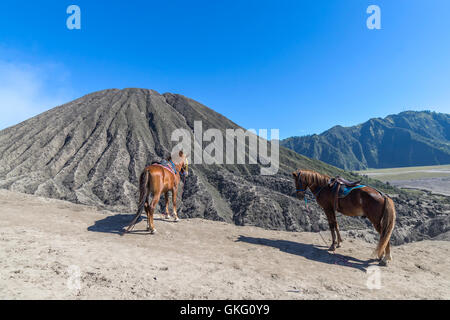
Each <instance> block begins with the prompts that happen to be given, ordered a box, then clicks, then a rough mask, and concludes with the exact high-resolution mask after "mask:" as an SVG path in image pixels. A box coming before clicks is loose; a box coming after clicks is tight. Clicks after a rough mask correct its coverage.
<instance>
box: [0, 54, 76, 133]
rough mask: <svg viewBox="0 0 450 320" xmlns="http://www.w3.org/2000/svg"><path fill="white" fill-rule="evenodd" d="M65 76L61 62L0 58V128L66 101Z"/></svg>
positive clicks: (66, 77)
mask: <svg viewBox="0 0 450 320" xmlns="http://www.w3.org/2000/svg"><path fill="white" fill-rule="evenodd" d="M68 77H69V73H68V72H67V70H66V69H65V68H64V67H63V66H62V65H58V64H49V63H47V64H40V65H30V64H27V63H23V62H18V61H5V60H1V59H0V114H1V116H0V130H1V129H4V128H7V127H10V126H13V125H15V124H17V123H19V122H22V121H24V120H26V119H28V118H30V117H33V116H35V115H37V114H39V113H41V112H43V111H46V110H48V109H51V108H53V107H56V106H58V105H61V104H63V103H66V102H68V101H70V100H71V99H72V97H73V92H72V89H70V85H69V84H68Z"/></svg>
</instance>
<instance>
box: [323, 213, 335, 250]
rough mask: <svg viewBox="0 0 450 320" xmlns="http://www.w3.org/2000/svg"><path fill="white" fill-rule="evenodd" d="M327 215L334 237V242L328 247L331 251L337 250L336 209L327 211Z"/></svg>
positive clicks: (332, 236)
mask: <svg viewBox="0 0 450 320" xmlns="http://www.w3.org/2000/svg"><path fill="white" fill-rule="evenodd" d="M326 215H327V219H328V225H329V226H330V231H331V238H332V241H333V242H332V243H331V246H330V248H329V249H328V250H329V251H336V233H335V231H336V225H337V223H336V214H335V213H334V211H332V210H330V211H327V213H326Z"/></svg>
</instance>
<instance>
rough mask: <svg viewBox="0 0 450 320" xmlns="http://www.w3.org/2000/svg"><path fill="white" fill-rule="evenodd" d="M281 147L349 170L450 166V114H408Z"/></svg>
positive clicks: (284, 142)
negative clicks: (449, 164)
mask: <svg viewBox="0 0 450 320" xmlns="http://www.w3.org/2000/svg"><path fill="white" fill-rule="evenodd" d="M280 144H281V145H282V146H284V147H287V148H289V149H292V150H294V151H296V152H298V153H300V154H303V155H305V156H307V157H311V158H314V159H319V160H322V161H324V162H326V163H329V164H332V165H334V166H337V167H339V168H343V169H346V170H362V169H366V168H392V167H405V166H423V165H439V164H448V163H450V115H449V114H442V113H435V112H427V111H425V112H414V111H407V112H402V113H400V114H398V115H390V116H388V117H386V118H384V119H380V118H376V119H371V120H369V121H367V122H365V123H363V124H360V125H357V126H353V127H347V128H344V127H341V126H336V127H333V128H331V129H330V130H327V131H325V132H324V133H322V134H320V135H311V136H305V137H291V138H288V139H285V140H282V141H281V142H280Z"/></svg>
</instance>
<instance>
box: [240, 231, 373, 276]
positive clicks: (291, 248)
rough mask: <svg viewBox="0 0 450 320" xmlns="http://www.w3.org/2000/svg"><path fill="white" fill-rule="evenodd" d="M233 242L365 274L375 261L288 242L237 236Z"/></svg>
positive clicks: (311, 245)
mask: <svg viewBox="0 0 450 320" xmlns="http://www.w3.org/2000/svg"><path fill="white" fill-rule="evenodd" d="M235 242H246V243H250V244H256V245H263V246H268V247H273V248H276V249H279V250H280V251H282V252H286V253H289V254H294V255H297V256H301V257H304V258H306V259H308V260H313V261H318V262H322V263H327V264H333V265H341V266H344V267H348V268H354V269H358V270H361V271H363V272H366V270H367V268H368V267H369V266H370V265H372V262H375V261H376V260H375V259H369V260H365V261H364V260H360V259H357V258H354V257H350V256H346V255H342V254H339V253H336V252H335V253H331V252H329V251H328V247H325V246H319V245H314V244H305V243H301V242H294V241H288V240H273V239H266V238H253V237H246V236H242V235H241V236H239V238H238V239H237V240H236V241H235Z"/></svg>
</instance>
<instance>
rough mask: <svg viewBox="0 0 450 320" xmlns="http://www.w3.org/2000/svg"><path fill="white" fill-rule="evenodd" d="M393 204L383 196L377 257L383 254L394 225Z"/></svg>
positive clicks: (394, 213)
mask: <svg viewBox="0 0 450 320" xmlns="http://www.w3.org/2000/svg"><path fill="white" fill-rule="evenodd" d="M395 216H396V212H395V206H394V201H392V199H391V198H389V197H388V196H385V198H384V206H383V216H382V217H381V221H380V241H379V243H378V247H377V250H376V252H377V255H378V258H381V257H382V255H383V254H384V250H385V249H386V246H387V245H388V243H389V240H390V239H391V235H392V231H393V230H394V226H395Z"/></svg>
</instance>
